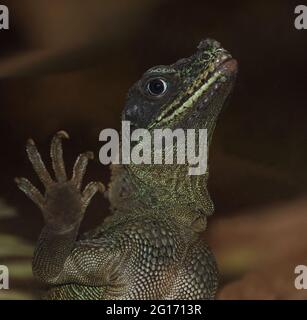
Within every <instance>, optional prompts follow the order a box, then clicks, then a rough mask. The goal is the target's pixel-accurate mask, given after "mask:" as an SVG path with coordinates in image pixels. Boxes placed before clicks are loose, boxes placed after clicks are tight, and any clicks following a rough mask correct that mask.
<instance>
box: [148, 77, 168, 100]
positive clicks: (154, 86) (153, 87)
mask: <svg viewBox="0 0 307 320" xmlns="http://www.w3.org/2000/svg"><path fill="white" fill-rule="evenodd" d="M167 87H168V85H167V82H166V81H165V80H164V79H161V78H154V79H151V80H149V81H148V82H147V84H146V90H147V92H148V93H149V94H150V95H151V96H155V97H159V96H162V95H163V94H164V93H165V92H166V90H167Z"/></svg>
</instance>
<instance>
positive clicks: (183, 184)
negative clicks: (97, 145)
mask: <svg viewBox="0 0 307 320" xmlns="http://www.w3.org/2000/svg"><path fill="white" fill-rule="evenodd" d="M111 168H112V178H111V183H110V186H109V191H108V197H109V200H110V203H111V209H112V212H113V213H119V214H129V212H130V211H131V212H133V215H134V216H135V215H143V214H147V213H148V212H154V215H159V214H162V215H163V216H164V217H165V216H169V217H170V218H172V219H176V220H177V222H178V223H179V224H181V223H183V224H185V225H193V224H195V221H197V223H196V224H197V226H200V228H202V226H203V225H204V224H205V221H206V217H207V216H209V215H211V214H212V213H213V203H212V201H211V198H210V195H209V193H208V190H207V186H206V184H207V178H208V173H207V174H205V175H201V176H189V175H188V174H187V170H188V168H187V167H184V166H182V165H181V166H174V165H172V166H151V165H129V166H124V165H112V167H111ZM170 170H171V171H172V172H170Z"/></svg>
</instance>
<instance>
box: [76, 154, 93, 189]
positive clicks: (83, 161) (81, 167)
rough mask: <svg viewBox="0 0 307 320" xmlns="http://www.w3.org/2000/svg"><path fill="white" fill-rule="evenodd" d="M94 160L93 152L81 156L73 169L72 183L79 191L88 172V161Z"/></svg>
mask: <svg viewBox="0 0 307 320" xmlns="http://www.w3.org/2000/svg"><path fill="white" fill-rule="evenodd" d="M92 159H94V153H93V152H91V151H88V152H85V153H82V154H80V155H79V157H78V159H77V160H76V162H75V165H74V168H73V175H72V179H71V180H72V182H73V184H74V185H75V186H76V187H77V189H78V190H80V188H81V183H82V180H83V177H84V174H85V171H86V167H87V164H88V160H92Z"/></svg>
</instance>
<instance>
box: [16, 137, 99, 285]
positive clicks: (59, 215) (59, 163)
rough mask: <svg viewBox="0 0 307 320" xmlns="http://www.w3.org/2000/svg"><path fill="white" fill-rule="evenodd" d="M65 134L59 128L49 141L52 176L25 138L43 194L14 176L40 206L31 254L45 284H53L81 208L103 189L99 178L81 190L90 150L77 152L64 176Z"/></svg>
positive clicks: (71, 244)
mask: <svg viewBox="0 0 307 320" xmlns="http://www.w3.org/2000/svg"><path fill="white" fill-rule="evenodd" d="M63 138H68V134H67V133H66V132H65V131H59V132H58V133H57V134H56V135H55V136H54V138H53V139H52V143H51V152H50V153H51V159H52V166H53V170H54V173H55V178H56V179H55V180H53V179H52V178H51V176H50V174H49V172H48V171H47V169H46V167H45V165H44V163H43V161H42V159H41V156H40V154H39V152H38V150H37V148H36V146H35V143H34V141H33V140H31V139H30V140H28V142H27V147H26V150H27V154H28V157H29V160H30V161H31V163H32V165H33V168H34V170H35V172H36V173H37V175H38V177H39V178H40V180H41V182H42V183H43V185H44V187H45V195H44V196H43V195H42V194H41V193H40V191H39V190H38V189H36V188H35V187H34V186H33V185H32V183H31V182H30V181H29V180H27V179H25V178H16V179H15V181H16V183H17V185H18V187H19V188H20V189H21V190H22V191H23V192H24V193H25V194H26V195H27V196H28V197H29V198H30V199H31V200H32V201H33V202H34V203H35V204H36V205H37V206H38V207H39V208H40V209H41V211H42V213H43V217H44V220H45V226H44V228H43V230H42V232H41V235H40V237H39V241H38V244H37V246H36V249H35V252H34V258H33V265H32V268H33V274H34V276H36V277H37V278H39V279H40V280H41V281H43V282H45V283H47V284H56V283H58V281H57V280H58V279H59V277H60V275H61V273H62V271H63V268H64V264H65V262H66V260H67V259H68V257H69V256H70V254H71V252H72V250H73V248H74V246H75V242H76V238H77V235H78V231H79V226H80V223H81V221H82V219H83V216H84V212H85V210H86V208H87V206H88V204H89V202H90V200H91V198H92V197H93V195H94V194H95V193H96V192H97V191H100V192H103V191H104V186H103V185H102V183H99V182H91V183H89V184H88V185H87V186H86V187H85V189H84V191H83V192H82V191H81V183H82V179H83V176H84V174H85V171H86V167H87V164H88V160H89V159H91V158H93V154H92V153H91V152H86V153H84V154H81V155H80V156H79V157H78V159H77V161H76V163H75V165H74V168H73V174H72V178H71V179H70V180H69V179H68V178H67V174H66V170H65V165H64V161H63V151H62V139H63Z"/></svg>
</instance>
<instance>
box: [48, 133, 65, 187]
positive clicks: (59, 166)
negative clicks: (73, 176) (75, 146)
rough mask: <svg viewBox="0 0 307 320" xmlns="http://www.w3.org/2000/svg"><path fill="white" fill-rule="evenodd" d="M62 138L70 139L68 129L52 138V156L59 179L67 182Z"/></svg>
mask: <svg viewBox="0 0 307 320" xmlns="http://www.w3.org/2000/svg"><path fill="white" fill-rule="evenodd" d="M62 139H69V135H68V133H67V132H66V131H64V130H61V131H58V132H57V133H56V134H55V136H54V137H53V139H52V142H51V149H50V156H51V159H52V167H53V170H54V173H55V176H56V179H57V181H59V182H65V181H66V180H67V175H66V170H65V164H64V160H63V148H62Z"/></svg>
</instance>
